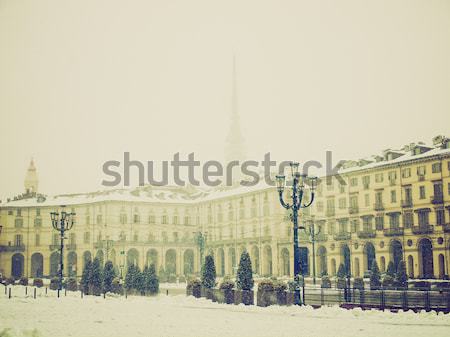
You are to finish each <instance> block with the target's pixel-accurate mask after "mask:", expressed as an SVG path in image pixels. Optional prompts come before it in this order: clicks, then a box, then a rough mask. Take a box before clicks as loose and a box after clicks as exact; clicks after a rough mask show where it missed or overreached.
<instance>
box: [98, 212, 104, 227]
mask: <svg viewBox="0 0 450 337" xmlns="http://www.w3.org/2000/svg"><path fill="white" fill-rule="evenodd" d="M102 223H103V217H102V215H101V214H99V215H97V224H98V225H101V224H102Z"/></svg>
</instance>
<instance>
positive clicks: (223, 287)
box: [219, 279, 235, 290]
mask: <svg viewBox="0 0 450 337" xmlns="http://www.w3.org/2000/svg"><path fill="white" fill-rule="evenodd" d="M234 286H235V284H234V282H233V281H231V280H228V279H224V280H223V282H222V283H221V284H220V286H219V288H220V290H231V289H233V288H234Z"/></svg>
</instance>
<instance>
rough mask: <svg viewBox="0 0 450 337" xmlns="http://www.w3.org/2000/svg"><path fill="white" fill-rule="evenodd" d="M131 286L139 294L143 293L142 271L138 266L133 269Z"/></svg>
mask: <svg viewBox="0 0 450 337" xmlns="http://www.w3.org/2000/svg"><path fill="white" fill-rule="evenodd" d="M133 288H134V289H135V290H136V291H138V292H139V293H140V294H141V295H143V294H144V293H145V283H144V273H143V272H141V269H140V268H139V266H136V267H135V269H134V280H133Z"/></svg>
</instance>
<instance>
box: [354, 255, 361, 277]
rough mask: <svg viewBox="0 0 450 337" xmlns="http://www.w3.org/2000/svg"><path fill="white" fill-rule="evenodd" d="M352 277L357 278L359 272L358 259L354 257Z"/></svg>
mask: <svg viewBox="0 0 450 337" xmlns="http://www.w3.org/2000/svg"><path fill="white" fill-rule="evenodd" d="M353 269H354V274H355V275H354V276H355V277H359V276H360V271H359V257H355V262H354V266H353Z"/></svg>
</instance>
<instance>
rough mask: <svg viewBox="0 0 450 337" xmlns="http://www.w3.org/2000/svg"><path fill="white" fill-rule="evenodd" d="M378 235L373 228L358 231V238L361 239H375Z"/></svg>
mask: <svg viewBox="0 0 450 337" xmlns="http://www.w3.org/2000/svg"><path fill="white" fill-rule="evenodd" d="M376 235H377V232H376V231H375V230H373V229H366V230H363V231H359V232H358V238H360V239H373V238H374V237H375V236H376Z"/></svg>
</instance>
